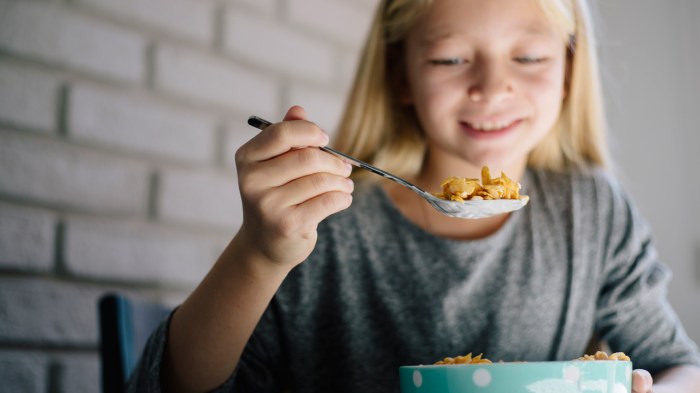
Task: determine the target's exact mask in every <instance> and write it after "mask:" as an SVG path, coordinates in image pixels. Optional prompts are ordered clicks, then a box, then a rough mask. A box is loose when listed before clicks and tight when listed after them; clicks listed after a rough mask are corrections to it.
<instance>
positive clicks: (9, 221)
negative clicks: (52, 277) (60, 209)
mask: <svg viewBox="0 0 700 393" xmlns="http://www.w3.org/2000/svg"><path fill="white" fill-rule="evenodd" d="M0 223H2V225H0V268H3V269H5V268H9V269H13V270H20V271H37V272H48V271H49V270H51V267H52V265H53V260H54V259H53V257H54V239H55V235H54V229H55V226H56V217H55V215H54V214H53V213H50V212H47V211H43V210H39V209H29V208H24V207H17V206H14V205H10V204H5V203H2V204H0Z"/></svg>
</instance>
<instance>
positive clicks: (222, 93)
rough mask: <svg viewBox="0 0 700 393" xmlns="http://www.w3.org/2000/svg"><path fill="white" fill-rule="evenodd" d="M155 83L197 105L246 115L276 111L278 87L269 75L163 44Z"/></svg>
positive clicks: (158, 54) (158, 53)
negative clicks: (237, 110) (235, 110)
mask: <svg viewBox="0 0 700 393" xmlns="http://www.w3.org/2000/svg"><path fill="white" fill-rule="evenodd" d="M155 68H156V79H155V84H156V87H157V88H158V89H159V90H163V91H164V92H166V93H172V94H174V95H177V96H180V97H182V98H184V99H188V100H190V101H193V102H195V103H197V104H203V105H214V106H218V107H221V108H237V109H239V110H243V111H248V112H254V111H258V112H262V113H267V114H273V113H277V112H278V106H277V102H278V101H279V98H278V96H279V88H278V86H277V83H275V81H274V80H273V79H271V78H270V77H269V76H266V75H265V74H263V73H260V72H257V71H255V70H253V69H251V68H245V67H243V66H241V65H239V64H236V63H235V62H233V61H230V60H228V59H223V58H217V57H213V56H210V55H207V54H204V53H202V52H199V51H194V50H190V49H186V48H184V47H178V46H173V45H163V46H161V47H159V48H158V49H157V51H156V58H155Z"/></svg>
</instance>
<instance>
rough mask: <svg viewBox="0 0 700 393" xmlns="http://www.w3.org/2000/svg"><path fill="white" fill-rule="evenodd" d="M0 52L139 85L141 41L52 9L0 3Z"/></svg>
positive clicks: (143, 46)
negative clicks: (1, 50) (0, 50)
mask: <svg viewBox="0 0 700 393" xmlns="http://www.w3.org/2000/svg"><path fill="white" fill-rule="evenodd" d="M0 7H1V9H2V10H3V15H2V18H3V23H0V48H1V49H3V50H9V51H11V52H15V53H17V54H18V55H20V56H27V57H30V58H36V59H38V60H41V61H47V62H50V63H52V64H56V65H59V66H65V67H69V68H75V69H77V70H80V71H86V72H89V73H93V74H96V75H103V76H106V77H111V78H116V79H121V80H125V81H130V82H139V81H141V80H142V79H143V77H144V74H145V54H146V41H145V40H144V39H143V38H142V37H140V36H138V35H137V34H135V33H133V32H131V31H129V30H126V29H122V28H118V27H116V26H113V25H110V24H107V23H100V22H99V21H97V20H93V19H90V18H88V17H86V16H83V15H80V14H77V13H74V12H72V10H66V9H64V8H62V7H59V6H58V5H55V4H45V3H39V2H33V1H25V0H21V1H20V0H1V1H0Z"/></svg>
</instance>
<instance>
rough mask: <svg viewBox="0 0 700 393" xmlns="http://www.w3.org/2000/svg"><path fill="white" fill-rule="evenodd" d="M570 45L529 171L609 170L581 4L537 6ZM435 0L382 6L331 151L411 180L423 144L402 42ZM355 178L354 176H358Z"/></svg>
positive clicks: (387, 1) (546, 0) (594, 62)
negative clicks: (407, 93)
mask: <svg viewBox="0 0 700 393" xmlns="http://www.w3.org/2000/svg"><path fill="white" fill-rule="evenodd" d="M537 1H538V3H539V5H540V6H541V8H542V10H543V11H544V13H545V15H546V16H547V17H548V18H550V19H551V20H552V22H553V23H554V25H555V26H556V27H557V28H559V29H560V30H561V33H562V37H563V39H564V40H567V42H568V48H569V49H568V56H567V73H566V75H567V76H566V87H567V88H566V90H567V94H566V97H565V99H564V102H563V104H562V110H561V113H560V116H559V118H558V120H557V122H556V124H555V125H554V126H553V127H552V129H551V130H550V132H549V133H548V134H547V135H546V136H545V138H544V139H543V140H542V141H541V142H540V143H539V144H538V145H537V146H536V147H535V148H534V149H533V150H532V151H531V152H530V154H529V157H528V165H530V166H533V167H538V168H545V169H551V170H566V169H570V168H582V167H586V166H605V165H606V164H607V161H608V158H607V145H606V142H605V121H604V111H603V101H602V93H601V89H600V82H599V73H598V59H597V55H596V51H595V45H596V44H595V38H594V35H593V30H592V26H591V18H590V14H589V9H588V6H587V4H586V0H537ZM432 2H433V0H383V1H382V2H381V3H380V4H379V6H378V8H377V11H376V13H375V15H374V19H373V21H372V25H371V28H370V31H369V36H368V38H367V41H366V43H365V47H364V48H363V51H362V55H361V57H360V63H359V65H358V69H357V74H356V77H355V82H354V85H353V86H352V88H351V90H350V95H349V97H348V103H347V106H346V109H345V112H344V114H343V117H342V120H341V122H340V126H339V129H338V133H337V135H336V140H335V141H334V145H335V147H336V148H338V149H339V150H341V151H343V152H345V153H347V154H350V155H353V156H355V157H357V158H359V159H361V160H363V161H366V162H368V163H370V164H373V165H376V166H378V167H380V168H382V169H384V170H387V171H389V172H391V173H393V174H395V175H398V176H401V177H411V176H413V175H416V174H417V173H418V172H419V171H420V170H421V167H422V165H423V160H424V156H425V152H426V143H425V138H424V134H423V130H422V128H421V126H420V124H419V121H418V119H417V117H416V115H415V113H414V110H413V107H412V106H409V105H405V104H402V103H401V102H400V101H399V97H400V92H401V90H400V89H402V87H401V84H402V82H403V79H402V78H404V69H403V68H404V59H403V57H402V56H403V55H402V53H401V51H402V44H403V40H404V38H405V36H406V34H407V33H408V31H409V29H411V28H412V27H413V26H414V25H415V23H417V21H418V20H419V19H420V17H421V16H422V15H423V14H424V12H425V11H426V10H427V9H428V8H429V7H430V5H431V4H432ZM362 172H364V171H356V172H355V176H363V175H364V174H363V173H362Z"/></svg>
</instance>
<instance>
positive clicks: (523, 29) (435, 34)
mask: <svg viewBox="0 0 700 393" xmlns="http://www.w3.org/2000/svg"><path fill="white" fill-rule="evenodd" d="M509 31H510V32H513V33H516V34H521V35H527V36H542V37H550V36H553V35H556V32H555V31H552V30H551V29H548V28H546V27H544V26H542V25H540V24H534V23H528V24H521V25H517V26H515V27H513V28H512V29H509ZM456 36H459V34H458V33H455V32H454V31H452V30H449V29H435V30H434V31H431V32H429V33H428V34H426V35H425V37H424V38H423V39H422V40H421V42H420V45H421V46H422V47H428V46H431V45H434V44H435V43H437V42H440V41H444V40H448V39H450V38H453V37H456Z"/></svg>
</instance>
